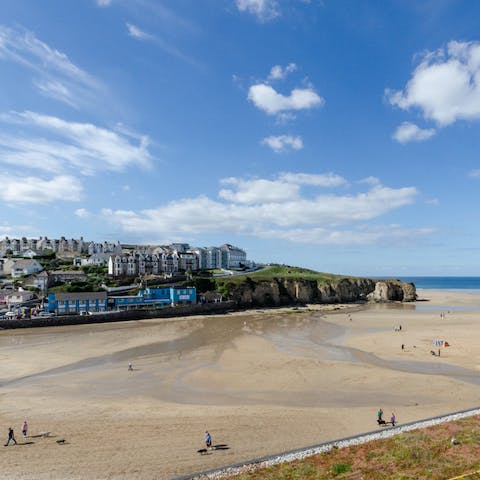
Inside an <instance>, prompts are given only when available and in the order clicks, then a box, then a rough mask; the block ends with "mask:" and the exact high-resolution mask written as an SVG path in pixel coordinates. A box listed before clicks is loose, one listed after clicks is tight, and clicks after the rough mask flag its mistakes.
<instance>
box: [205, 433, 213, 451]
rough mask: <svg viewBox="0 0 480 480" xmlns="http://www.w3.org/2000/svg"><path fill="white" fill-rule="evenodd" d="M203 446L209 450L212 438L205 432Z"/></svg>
mask: <svg viewBox="0 0 480 480" xmlns="http://www.w3.org/2000/svg"><path fill="white" fill-rule="evenodd" d="M205 445H206V446H207V448H211V446H212V436H211V435H210V434H209V433H208V431H207V432H205Z"/></svg>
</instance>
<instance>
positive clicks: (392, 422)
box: [390, 413, 397, 427]
mask: <svg viewBox="0 0 480 480" xmlns="http://www.w3.org/2000/svg"><path fill="white" fill-rule="evenodd" d="M396 421H397V419H396V418H395V414H394V413H392V416H391V417H390V423H391V424H392V427H394V426H395V422H396Z"/></svg>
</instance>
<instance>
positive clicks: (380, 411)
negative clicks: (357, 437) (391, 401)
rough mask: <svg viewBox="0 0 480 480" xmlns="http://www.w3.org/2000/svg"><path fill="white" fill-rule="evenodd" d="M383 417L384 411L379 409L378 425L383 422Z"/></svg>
mask: <svg viewBox="0 0 480 480" xmlns="http://www.w3.org/2000/svg"><path fill="white" fill-rule="evenodd" d="M382 416H383V410H382V409H381V408H379V409H378V412H377V422H378V423H380V422H381V421H382V420H383V418H382Z"/></svg>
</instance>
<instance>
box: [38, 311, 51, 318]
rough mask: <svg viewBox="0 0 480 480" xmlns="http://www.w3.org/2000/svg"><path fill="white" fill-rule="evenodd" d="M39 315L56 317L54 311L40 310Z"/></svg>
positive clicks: (41, 316)
mask: <svg viewBox="0 0 480 480" xmlns="http://www.w3.org/2000/svg"><path fill="white" fill-rule="evenodd" d="M38 316H39V317H40V318H50V317H54V316H55V314H54V313H52V312H45V311H43V312H40V313H39V314H38Z"/></svg>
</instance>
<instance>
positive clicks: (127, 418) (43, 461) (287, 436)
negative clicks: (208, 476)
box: [0, 291, 480, 480]
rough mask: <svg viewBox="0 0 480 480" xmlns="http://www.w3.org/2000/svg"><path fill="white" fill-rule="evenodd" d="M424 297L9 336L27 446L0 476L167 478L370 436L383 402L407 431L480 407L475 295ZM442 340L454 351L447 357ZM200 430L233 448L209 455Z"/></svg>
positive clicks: (8, 422) (8, 392) (1, 334)
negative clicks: (437, 343)
mask: <svg viewBox="0 0 480 480" xmlns="http://www.w3.org/2000/svg"><path fill="white" fill-rule="evenodd" d="M418 293H419V298H420V299H421V300H420V301H418V302H415V303H414V304H395V305H372V306H362V307H355V306H348V307H342V308H338V307H335V308H333V307H331V306H330V307H327V308H325V307H323V308H322V307H319V306H312V307H311V308H305V309H280V310H256V311H251V312H242V313H235V314H229V315H223V316H208V317H194V318H193V317H192V318H182V319H163V320H143V321H134V322H124V323H116V324H98V325H78V326H69V327H57V328H39V329H28V330H8V331H0V362H1V365H2V368H1V370H0V433H1V435H3V436H4V439H2V440H5V439H6V437H7V430H8V427H10V426H11V427H13V428H14V429H15V433H16V439H17V441H18V442H19V445H18V446H9V447H3V446H2V450H1V451H0V452H1V464H2V473H3V475H4V477H5V478H16V479H38V480H44V479H85V478H88V479H170V478H175V477H176V476H180V475H185V474H188V473H193V472H195V471H201V470H207V469H210V468H215V467H219V466H222V465H227V464H231V463H235V462H240V461H243V460H248V459H251V458H255V457H260V456H263V455H267V454H271V453H277V452H281V451H284V450H289V449H294V448H300V447H304V446H307V445H312V444H317V443H320V442H323V441H327V440H332V439H336V438H340V437H344V436H347V435H352V434H356V433H361V432H365V431H369V430H374V429H376V428H377V424H376V421H375V420H376V412H377V410H378V408H379V407H382V408H383V410H384V412H385V417H387V419H388V418H389V417H390V414H391V413H392V412H395V415H396V417H397V419H398V421H399V422H400V423H402V422H407V421H413V420H418V419H422V418H426V417H430V416H433V415H439V414H442V413H447V412H451V411H455V410H459V409H463V408H470V407H476V406H478V405H479V403H480V402H479V394H480V350H479V349H478V338H479V334H480V321H479V319H480V294H474V293H463V292H442V291H419V292H418ZM400 325H401V326H402V329H401V330H400V331H398V326H400ZM435 339H438V340H446V341H448V343H449V344H450V346H449V347H447V348H444V347H442V348H441V355H440V356H438V355H435V356H433V355H432V354H431V351H432V350H433V351H435V352H436V353H437V352H438V350H439V348H438V347H432V340H435ZM402 344H403V345H404V348H403V349H402ZM129 362H132V364H133V367H134V370H133V371H128V368H127V366H128V363H129ZM25 419H26V420H27V421H28V423H29V437H27V439H23V438H21V437H22V436H21V431H20V430H21V425H22V423H23V421H24V420H25ZM205 430H208V431H210V433H211V434H212V437H213V443H214V444H224V445H226V446H228V448H225V449H223V450H216V451H212V452H209V454H208V455H199V454H198V453H197V450H198V449H200V448H202V447H203V446H204V444H203V436H204V432H205ZM41 432H50V435H49V436H47V437H38V436H37V435H39V434H40V433H41ZM57 440H65V443H64V444H58V443H57Z"/></svg>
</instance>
